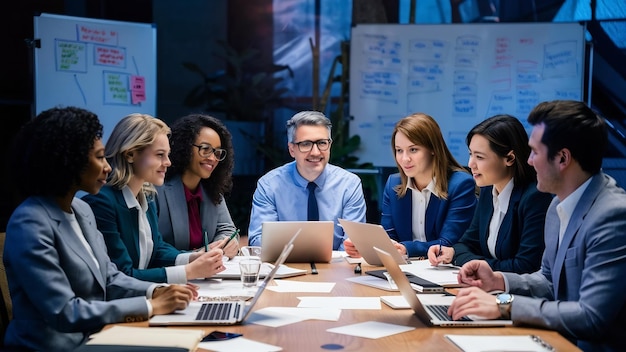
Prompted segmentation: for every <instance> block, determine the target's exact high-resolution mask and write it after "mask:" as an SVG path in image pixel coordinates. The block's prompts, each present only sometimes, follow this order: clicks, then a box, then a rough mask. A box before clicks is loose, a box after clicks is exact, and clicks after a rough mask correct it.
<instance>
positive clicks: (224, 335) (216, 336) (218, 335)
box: [202, 330, 243, 342]
mask: <svg viewBox="0 0 626 352" xmlns="http://www.w3.org/2000/svg"><path fill="white" fill-rule="evenodd" d="M239 336H243V334H237V333H234V332H224V331H217V330H216V331H213V332H211V333H210V334H208V335H206V336H205V337H204V338H203V339H202V342H210V341H224V340H230V339H234V338H235V337H239Z"/></svg>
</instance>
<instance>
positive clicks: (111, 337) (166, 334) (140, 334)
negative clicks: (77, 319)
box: [87, 325, 205, 351]
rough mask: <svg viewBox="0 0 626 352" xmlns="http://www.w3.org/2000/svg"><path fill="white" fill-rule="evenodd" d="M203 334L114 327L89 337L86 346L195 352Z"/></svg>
mask: <svg viewBox="0 0 626 352" xmlns="http://www.w3.org/2000/svg"><path fill="white" fill-rule="evenodd" d="M204 334H205V332H204V331H203V330H185V329H173V328H155V327H150V328H147V327H146V328H142V327H131V326H121V325H115V326H113V327H111V328H110V329H106V330H102V331H100V332H98V333H95V334H93V335H91V337H90V338H91V339H90V340H89V341H88V342H87V344H88V345H125V346H157V347H159V346H160V347H182V348H186V349H188V350H189V351H195V349H196V346H198V343H199V342H200V340H201V339H202V337H203V336H204Z"/></svg>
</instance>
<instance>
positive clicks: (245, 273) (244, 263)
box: [239, 258, 262, 288]
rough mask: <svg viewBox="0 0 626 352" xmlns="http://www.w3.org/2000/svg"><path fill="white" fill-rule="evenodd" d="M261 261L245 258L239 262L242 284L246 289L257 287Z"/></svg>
mask: <svg viewBox="0 0 626 352" xmlns="http://www.w3.org/2000/svg"><path fill="white" fill-rule="evenodd" d="M261 264H262V263H261V260H260V259H258V258H243V259H241V260H240V261H239V270H240V271H241V283H242V284H243V287H244V288H250V287H256V285H257V282H258V281H259V272H260V271H261Z"/></svg>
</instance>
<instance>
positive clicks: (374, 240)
mask: <svg viewBox="0 0 626 352" xmlns="http://www.w3.org/2000/svg"><path fill="white" fill-rule="evenodd" d="M339 223H340V224H341V227H343V231H344V232H345V233H346V235H348V237H349V238H350V240H351V241H352V243H353V244H354V246H355V247H356V249H357V250H358V251H359V254H361V256H362V257H363V259H365V261H366V262H367V264H369V265H374V266H383V263H382V262H381V261H380V258H378V255H377V254H376V251H375V250H374V247H377V248H380V249H382V250H383V251H385V252H387V253H389V254H391V256H392V257H393V259H394V260H395V261H396V263H398V264H409V262H408V261H407V260H406V259H405V258H404V257H403V256H402V255H401V254H400V252H398V250H397V249H396V247H394V245H393V242H392V241H391V239H390V238H389V235H388V234H387V232H386V231H385V229H383V227H382V226H380V225H375V224H368V223H363V222H355V221H350V220H344V219H339Z"/></svg>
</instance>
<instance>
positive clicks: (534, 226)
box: [453, 183, 552, 274]
mask: <svg viewBox="0 0 626 352" xmlns="http://www.w3.org/2000/svg"><path fill="white" fill-rule="evenodd" d="M492 188H493V186H488V187H481V190H480V197H479V199H478V207H477V208H476V212H475V213H474V218H473V219H472V223H471V224H470V226H469V228H468V229H467V231H465V233H464V234H463V236H462V237H461V239H460V240H459V242H457V243H456V244H455V245H454V247H453V248H454V258H453V262H454V264H456V265H463V264H465V263H467V262H468V261H470V260H473V259H482V260H486V261H487V263H489V265H490V266H491V268H492V269H493V270H497V271H509V272H515V273H520V274H523V273H531V272H534V271H536V270H538V269H539V267H540V266H541V256H542V255H543V250H544V248H545V244H544V240H543V233H544V222H545V219H546V212H547V210H548V206H549V205H550V202H551V201H552V195H550V194H548V193H542V192H539V191H538V190H537V184H536V183H531V184H529V185H526V186H524V187H520V186H518V185H515V186H514V187H513V192H512V193H511V199H510V201H509V207H508V208H507V212H506V215H505V216H504V219H503V220H502V224H501V225H500V229H499V230H498V240H497V241H496V250H495V252H496V255H497V257H498V258H497V259H496V258H494V257H492V256H491V254H490V253H489V249H488V247H487V236H489V222H490V221H491V216H492V215H493V198H492Z"/></svg>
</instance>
